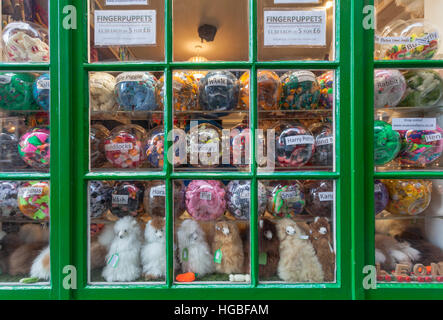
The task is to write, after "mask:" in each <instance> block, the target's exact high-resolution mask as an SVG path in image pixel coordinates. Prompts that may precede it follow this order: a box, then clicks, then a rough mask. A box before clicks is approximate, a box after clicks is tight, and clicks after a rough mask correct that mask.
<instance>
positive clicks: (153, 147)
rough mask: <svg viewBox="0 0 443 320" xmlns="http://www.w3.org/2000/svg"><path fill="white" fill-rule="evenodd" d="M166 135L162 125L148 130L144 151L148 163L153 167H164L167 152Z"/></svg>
mask: <svg viewBox="0 0 443 320" xmlns="http://www.w3.org/2000/svg"><path fill="white" fill-rule="evenodd" d="M164 135H165V134H164V130H163V127H162V126H158V127H155V128H154V129H152V130H151V131H149V132H148V137H147V138H146V142H145V146H144V152H145V156H146V159H147V160H148V163H149V164H150V166H151V167H153V168H163V159H164V154H165V145H164V139H165V137H164Z"/></svg>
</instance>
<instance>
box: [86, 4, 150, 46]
mask: <svg viewBox="0 0 443 320" xmlns="http://www.w3.org/2000/svg"><path fill="white" fill-rule="evenodd" d="M156 15H157V12H156V11H155V10H96V11H95V12H94V23H95V25H94V44H95V45H96V46H137V45H153V44H156V33H157V32H156Z"/></svg>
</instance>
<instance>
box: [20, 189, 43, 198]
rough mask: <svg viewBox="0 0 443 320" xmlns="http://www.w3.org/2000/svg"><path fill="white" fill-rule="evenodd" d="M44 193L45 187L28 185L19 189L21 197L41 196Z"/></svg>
mask: <svg viewBox="0 0 443 320" xmlns="http://www.w3.org/2000/svg"><path fill="white" fill-rule="evenodd" d="M42 194H43V188H42V187H26V188H19V189H18V195H19V196H20V197H24V198H27V197H32V196H40V195H42Z"/></svg>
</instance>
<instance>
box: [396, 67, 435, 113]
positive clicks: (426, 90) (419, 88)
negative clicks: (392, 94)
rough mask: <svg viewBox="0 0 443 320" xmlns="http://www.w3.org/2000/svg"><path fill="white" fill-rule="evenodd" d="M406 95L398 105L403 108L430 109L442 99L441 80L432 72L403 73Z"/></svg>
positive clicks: (411, 71)
mask: <svg viewBox="0 0 443 320" xmlns="http://www.w3.org/2000/svg"><path fill="white" fill-rule="evenodd" d="M404 77H405V79H406V84H407V88H406V93H405V97H404V99H403V100H402V102H401V103H400V106H404V107H432V106H434V105H436V104H437V103H438V102H440V100H441V98H442V97H443V80H442V79H441V77H440V75H439V74H438V73H437V72H435V71H434V70H409V71H407V72H405V74H404Z"/></svg>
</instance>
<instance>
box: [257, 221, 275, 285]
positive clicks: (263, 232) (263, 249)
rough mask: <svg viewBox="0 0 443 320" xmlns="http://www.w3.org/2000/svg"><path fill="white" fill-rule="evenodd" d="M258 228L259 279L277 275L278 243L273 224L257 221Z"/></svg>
mask: <svg viewBox="0 0 443 320" xmlns="http://www.w3.org/2000/svg"><path fill="white" fill-rule="evenodd" d="M259 227H260V228H259V241H258V249H259V259H258V272H259V276H260V277H263V278H269V277H272V276H274V275H276V274H277V267H278V261H279V260H280V252H279V246H280V241H279V239H278V236H277V228H276V226H275V224H274V222H272V221H271V220H269V219H266V218H263V219H260V220H259Z"/></svg>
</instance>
